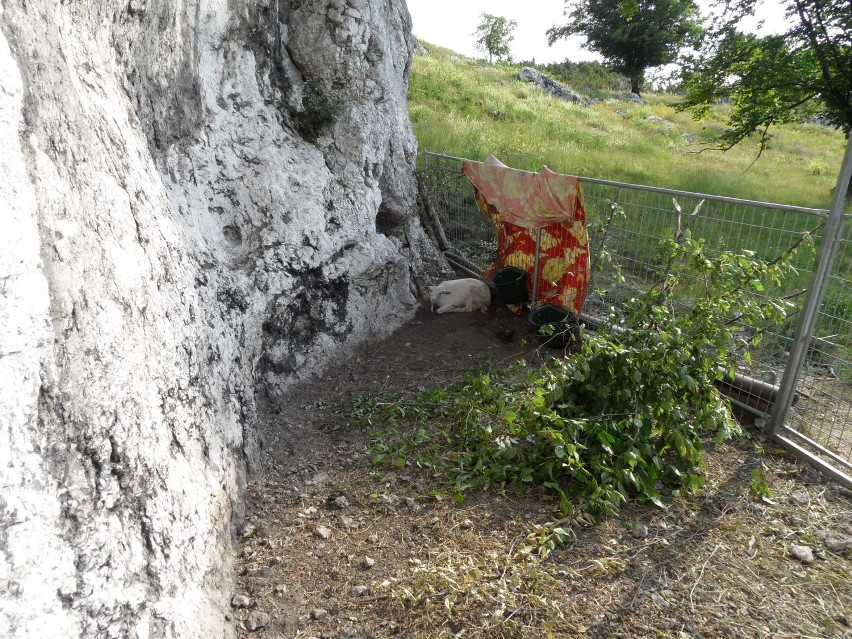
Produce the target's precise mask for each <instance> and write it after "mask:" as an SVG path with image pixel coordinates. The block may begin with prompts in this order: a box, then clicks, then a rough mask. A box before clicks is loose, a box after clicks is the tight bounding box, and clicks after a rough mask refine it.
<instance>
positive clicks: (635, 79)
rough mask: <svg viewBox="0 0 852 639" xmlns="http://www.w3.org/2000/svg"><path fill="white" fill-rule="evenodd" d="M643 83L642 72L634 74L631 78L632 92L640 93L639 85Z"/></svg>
mask: <svg viewBox="0 0 852 639" xmlns="http://www.w3.org/2000/svg"><path fill="white" fill-rule="evenodd" d="M640 84H642V74H641V73H640V74H639V75H634V76H632V77H631V78H630V92H631V93H635V94H636V95H640V93H639V85H640Z"/></svg>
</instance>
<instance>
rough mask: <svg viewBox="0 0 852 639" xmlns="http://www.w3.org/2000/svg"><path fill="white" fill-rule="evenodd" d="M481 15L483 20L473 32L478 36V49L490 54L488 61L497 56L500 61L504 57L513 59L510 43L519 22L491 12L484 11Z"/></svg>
mask: <svg viewBox="0 0 852 639" xmlns="http://www.w3.org/2000/svg"><path fill="white" fill-rule="evenodd" d="M480 17H481V18H482V22H480V23H479V26H478V27H476V31H475V32H474V34H473V35H475V36H478V37H477V39H476V48H477V50H479V51H482V52H483V53H487V54H488V62H493V61H494V57H495V56H496V57H497V60H498V61H500V60H502V59H503V58H506V59H507V60H509V59H511V52H510V50H509V43H510V42H511V41H512V39H513V38H514V36H513V35H512V31H514V30H515V27H517V26H518V23H517V22H516V21H515V20H507V19H506V18H504V17H503V16H492V15H491V14H490V13H483V14H481V15H480Z"/></svg>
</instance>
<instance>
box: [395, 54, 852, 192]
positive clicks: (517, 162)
mask: <svg viewBox="0 0 852 639" xmlns="http://www.w3.org/2000/svg"><path fill="white" fill-rule="evenodd" d="M422 44H423V45H424V47H425V48H426V49H427V50H428V51H429V55H428V56H424V57H420V56H418V57H416V58H415V61H414V68H413V72H412V77H411V84H410V89H409V114H410V116H411V120H412V123H413V125H414V131H415V134H416V136H417V139H418V142H419V144H420V148H421V149H426V150H430V151H436V152H440V153H446V154H449V155H455V156H459V157H466V158H471V159H478V160H482V159H484V158H485V157H486V156H487V155H488V154H489V153H493V154H494V155H495V156H497V157H498V158H500V159H501V160H502V161H503V162H505V163H507V164H509V165H511V166H514V167H517V168H522V169H528V170H538V169H540V168H541V166H542V164H546V165H547V166H548V167H550V168H551V169H553V170H555V171H559V172H563V173H569V174H573V175H580V176H584V177H594V178H601V179H607V180H616V181H623V182H631V183H638V184H650V185H656V186H663V187H668V188H675V189H682V190H686V191H694V192H697V193H710V194H717V195H727V196H733V197H740V198H746V199H752V200H762V201H768V202H777V203H783V204H793V205H799V206H808V207H815V208H827V207H828V206H829V204H830V201H831V190H832V188H833V187H834V182H835V180H836V178H837V172H838V170H839V168H840V162H841V160H842V156H843V150H844V147H845V140H844V138H843V135H842V134H841V133H840V132H839V131H836V130H833V129H830V128H827V127H823V126H819V125H806V124H802V125H786V126H782V127H778V128H776V129H774V131H773V135H774V137H773V139H772V141H771V146H770V148H769V149H768V150H767V151H765V152H764V153H763V155H762V156H760V157H759V158H758V159H757V160H755V158H756V157H757V153H758V151H757V144H756V143H745V144H741V145H740V146H738V147H736V148H734V149H732V150H730V151H727V152H725V153H721V152H718V151H703V152H700V153H699V150H700V149H701V148H702V146H706V145H702V144H701V143H698V142H697V143H694V144H690V143H688V142H687V141H686V140H685V139H684V137H682V136H683V134H688V135H689V136H692V137H693V138H694V139H695V140H702V139H704V140H706V139H708V138H709V137H710V136H712V135H713V134H714V132H718V131H719V130H720V129H721V128H722V127H724V123H723V119H722V118H723V116H724V109H725V107H724V106H719V107H716V108H715V109H714V110H713V113H712V114H711V117H710V118H708V119H706V120H701V121H694V120H693V119H692V117H691V115H690V114H688V113H678V112H676V111H675V109H674V107H673V105H674V104H675V103H676V102H677V97H676V96H671V95H653V94H649V95H646V96H644V97H645V99H646V100H647V101H648V104H632V103H629V102H624V101H620V100H604V101H602V102H599V103H597V104H594V105H591V106H578V105H574V104H568V103H565V102H562V101H560V100H557V99H555V98H551V97H549V96H547V95H545V94H544V93H543V92H542V91H540V90H539V89H538V88H537V87H535V86H533V85H530V84H527V83H523V82H520V81H519V80H517V79H515V75H516V72H517V68H516V67H510V66H502V65H499V66H498V65H493V66H491V65H487V64H484V63H482V62H481V61H475V60H471V59H468V58H464V57H462V56H457V55H456V54H454V53H453V52H452V51H449V50H448V49H442V48H440V47H435V46H433V45H430V44H428V43H422ZM649 116H657V117H659V118H662V121H654V120H651V121H649V120H648V119H647V118H648V117H649Z"/></svg>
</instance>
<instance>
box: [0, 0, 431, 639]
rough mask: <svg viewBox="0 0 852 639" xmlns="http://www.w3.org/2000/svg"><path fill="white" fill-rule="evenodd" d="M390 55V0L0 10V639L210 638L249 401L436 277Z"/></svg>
mask: <svg viewBox="0 0 852 639" xmlns="http://www.w3.org/2000/svg"><path fill="white" fill-rule="evenodd" d="M412 46H413V40H412V37H411V35H410V19H409V17H408V13H407V10H406V8H405V6H404V2H403V0H349V1H348V2H341V1H338V0H316V1H312V2H308V1H303V2H299V1H296V0H292V1H290V2H286V1H284V0H277V1H276V0H260V1H259V2H251V3H249V2H246V1H245V0H230V1H224V0H208V1H204V2H202V1H201V0H125V1H123V2H119V1H118V0H88V1H87V2H70V3H69V2H60V1H58V0H57V1H49V0H26V1H25V0H3V2H2V4H0V147H2V149H3V152H2V153H0V217H2V227H3V228H2V232H0V487H2V490H0V637H39V638H43V637H219V636H227V635H228V634H229V630H228V625H227V624H226V623H225V621H224V612H225V610H226V607H227V600H228V597H229V594H230V593H229V584H230V579H231V574H230V570H231V565H230V554H231V538H232V534H233V532H234V530H235V529H236V528H237V527H238V525H239V522H240V518H241V500H242V490H243V487H244V484H245V481H246V477H247V474H248V473H249V472H251V471H252V469H253V464H254V463H255V461H256V459H257V457H258V455H257V448H258V442H257V441H256V439H255V435H254V433H255V423H256V416H255V404H254V402H255V396H256V393H268V394H270V395H272V396H278V395H280V394H281V393H283V392H284V391H285V390H286V389H287V388H288V386H290V385H291V384H292V383H293V382H294V381H296V380H297V379H300V378H302V377H304V376H307V375H310V374H312V373H314V372H316V371H317V370H319V369H320V368H322V367H323V366H324V365H326V364H328V363H329V362H330V361H333V360H334V359H335V358H337V357H342V356H344V352H345V350H346V349H347V348H350V347H351V346H353V345H354V344H357V343H359V342H362V341H364V340H366V339H370V338H375V337H379V336H381V335H383V334H386V333H387V332H389V331H390V330H392V329H393V328H395V327H396V326H398V325H399V324H400V323H401V322H402V321H404V320H405V319H407V318H408V317H410V316H411V314H412V313H413V311H414V309H415V305H416V303H417V289H416V286H415V282H416V281H417V280H418V279H419V277H421V276H422V275H423V274H424V273H426V272H427V271H428V270H429V269H430V268H431V267H432V266H433V265H434V264H435V263H436V260H435V254H434V252H433V250H432V249H431V248H430V247H429V245H428V242H427V241H426V239H425V236H424V234H423V233H422V231H421V229H420V228H419V227H418V226H417V224H416V222H415V220H416V215H415V214H414V211H413V204H414V185H413V174H412V162H413V158H414V155H415V153H416V148H415V143H414V139H413V137H412V134H411V129H410V124H409V123H408V119H407V115H406V113H405V91H406V85H407V76H408V69H409V63H410V55H411V53H410V51H411V48H412ZM306 79H311V81H312V82H314V81H315V82H317V83H322V85H323V86H326V87H328V89H329V91H330V92H331V94H332V95H333V96H337V97H338V98H340V111H339V114H338V115H337V117H336V119H335V120H334V121H333V122H331V123H329V124H328V125H327V126H326V127H324V128H322V129H321V130H320V131H318V134H317V136H315V137H316V140H315V141H314V142H307V141H305V140H304V139H303V136H304V128H303V126H302V125H300V124H299V122H300V117H301V116H299V114H298V111H299V109H300V108H301V107H300V105H301V96H302V86H303V83H304V82H305V80H306ZM300 130H301V131H302V133H300V132H299V131H300ZM256 381H257V382H259V383H258V384H257V385H256V383H255V382H256Z"/></svg>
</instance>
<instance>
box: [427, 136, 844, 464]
mask: <svg viewBox="0 0 852 639" xmlns="http://www.w3.org/2000/svg"><path fill="white" fill-rule="evenodd" d="M461 161H462V160H461V159H459V158H452V157H449V156H444V155H440V154H433V153H428V152H427V153H424V163H425V171H424V173H425V175H426V176H427V179H428V181H429V185H430V187H429V192H430V194H431V197H432V201H433V204H434V205H435V208H436V211H437V214H438V218H439V219H440V223H441V225H442V226H443V231H444V233H445V235H446V240H447V243H448V245H449V247H448V250H447V251H446V254H447V255H448V257H449V259H450V260H451V261H453V262H454V263H456V264H461V265H463V266H466V267H467V269H468V270H469V271H473V272H481V271H482V270H484V269H485V268H487V267H488V266H489V265H490V264H492V263H493V262H494V261H495V260H496V255H497V244H496V237H495V234H494V230H493V229H492V227H491V223H490V220H488V219H487V218H486V216H485V215H483V214H482V213H480V212H479V210H478V209H477V207H476V203H475V201H474V197H473V190H472V187H471V186H470V183H469V182H468V181H467V178H466V177H465V176H464V174H463V173H462V172H461ZM581 181H582V183H583V188H584V201H585V205H586V209H587V214H588V219H589V227H590V235H591V238H590V241H591V251H592V263H593V265H595V268H593V274H592V282H591V284H590V290H589V295H588V298H587V302H586V305H585V307H584V315H586V314H587V315H590V316H593V317H598V318H602V317H605V316H607V315H608V314H609V313H610V311H611V309H615V310H616V312H617V309H618V307H619V305H620V304H621V303H623V302H625V301H627V300H629V299H630V298H631V297H635V296H638V295H641V294H643V293H644V292H645V291H647V290H648V288H649V287H650V286H652V285H653V284H654V283H655V282H656V281H658V275H659V273H658V272H657V271H658V269H659V267H660V265H661V263H662V261H661V259H660V255H659V246H660V240H661V239H663V238H671V237H674V235H675V233H676V232H677V228H678V224H685V223H686V220H687V219H688V218H690V217H691V219H689V224H690V226H689V228H690V231H691V233H692V234H693V236H694V237H699V238H702V239H703V240H704V241H706V243H707V250H708V251H709V252H711V253H716V254H718V253H721V252H722V251H732V252H742V251H754V253H755V254H756V256H757V257H759V258H762V259H765V260H771V259H774V258H777V257H779V256H782V255H784V254H785V253H786V252H787V251H789V250H790V248H791V247H793V246H794V245H796V243H797V242H799V241H800V240H801V238H802V236H803V234H805V233H807V234H810V235H811V236H812V238H813V239H814V242H815V244H816V245H817V246H819V245H820V244H821V243H822V242H823V241H824V238H823V235H822V234H823V232H824V230H825V223H826V219H827V217H828V211H826V210H820V209H807V208H802V207H793V206H784V205H776V204H768V203H762V202H750V201H747V200H739V199H736V198H727V197H718V196H712V195H702V194H695V193H686V192H682V191H676V190H671V189H659V188H654V187H646V186H641V185H631V184H621V183H616V182H610V181H606V180H596V179H589V178H581ZM699 204H700V208H699V210H698V213H697V214H696V215H695V216H690V214H691V213H692V212H693V211H695V210H696V207H699ZM614 205H617V206H618V207H620V208H621V209H622V210H623V211H624V215H623V216H616V217H614V218H613V220H612V222H611V223H610V224H609V225H607V230H606V232H605V234H604V233H595V232H594V230H595V228H596V227H598V228H599V227H600V226H601V223H602V222H603V221H604V220H606V219H607V218H608V217H609V215H610V212H611V211H612V208H613V206H614ZM677 207H679V208H680V210H681V211H682V214H681V215H679V214H678V211H677ZM846 227H847V228H846V232H845V236H844V238H843V241H842V242H841V245H840V249H839V255H838V258H837V259H836V262H835V267H834V270H833V272H832V274H831V281H830V283H829V286H828V292H827V294H826V296H825V299H824V301H823V305H822V309H821V311H820V314H819V318H818V322H817V327H816V330H815V332H814V336H813V337H812V339H811V346H810V349H809V350H808V357H807V365H806V366H805V368H804V369H803V373H802V375H801V379H800V380H799V389H798V394H797V402H796V404H795V405H794V406H793V408H792V410H791V413H790V415H789V418H788V421H787V428H788V429H789V431H790V433H791V434H796V435H798V440H799V445H801V446H805V445H807V446H809V447H810V449H811V450H814V451H816V452H815V453H811V454H819V455H821V456H822V457H823V458H826V459H830V460H831V463H832V464H834V465H835V466H840V467H841V474H843V473H845V472H848V463H849V461H848V460H850V459H852V286H850V284H852V231H850V227H852V225H846ZM602 255H605V259H601V256H602ZM793 259H794V262H793V263H794V265H795V267H796V270H797V275H795V276H794V277H790V278H788V279H787V281H786V282H785V283H784V285H783V286H782V287H780V288H777V289H775V290H771V291H767V293H766V294H767V296H771V297H773V298H774V299H778V298H784V299H787V300H789V301H791V302H792V303H794V304H795V305H796V306H797V307H801V306H802V304H803V303H804V300H805V293H806V292H807V290H808V288H809V287H810V286H811V285H812V279H813V273H814V267H815V260H814V252H813V251H811V250H807V249H804V248H800V249H799V250H798V251H797V252H796V253H795V254H794V258H793ZM680 302H681V303H682V304H684V305H687V304H689V300H688V299H682V300H680ZM798 319H799V318H798V317H797V316H796V315H795V314H793V315H792V316H791V317H790V318H789V319H788V320H787V322H785V323H784V324H783V325H780V326H774V327H771V328H770V329H768V330H767V331H766V332H765V334H764V335H763V336H762V341H761V344H760V346H759V347H758V348H757V349H753V350H752V360H751V363H750V364H749V363H747V362H746V360H745V359H744V358H743V359H741V360H740V363H739V366H738V373H739V374H742V375H743V376H746V378H747V379H751V380H754V381H755V385H754V386H749V387H748V388H747V389H746V390H742V389H741V390H740V391H738V392H737V393H733V394H731V397H732V401H733V402H734V403H739V404H744V405H746V406H748V407H749V409H750V410H751V411H752V412H757V413H758V414H761V415H762V416H764V417H768V412H769V409H770V407H771V404H769V403H767V401H765V400H766V397H768V396H765V395H764V391H765V390H766V389H771V391H770V393H771V397H773V398H774V397H775V393H776V392H777V387H776V386H775V384H777V383H778V382H780V380H781V378H782V376H783V373H784V368H785V365H786V362H787V359H788V357H789V355H790V352H791V351H792V350H793V340H794V338H795V336H796V326H797V325H798ZM743 331H745V332H747V329H745V328H743ZM744 337H748V335H747V334H746V335H744ZM749 395H755V396H749ZM809 442H813V443H815V444H816V445H817V448H814V447H813V446H812V445H811V444H809Z"/></svg>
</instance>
